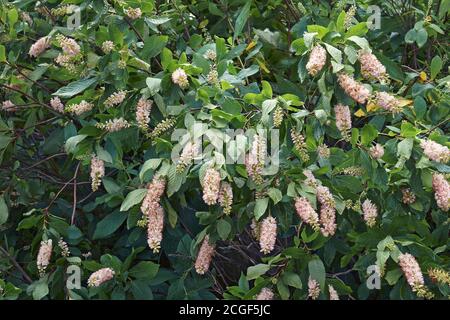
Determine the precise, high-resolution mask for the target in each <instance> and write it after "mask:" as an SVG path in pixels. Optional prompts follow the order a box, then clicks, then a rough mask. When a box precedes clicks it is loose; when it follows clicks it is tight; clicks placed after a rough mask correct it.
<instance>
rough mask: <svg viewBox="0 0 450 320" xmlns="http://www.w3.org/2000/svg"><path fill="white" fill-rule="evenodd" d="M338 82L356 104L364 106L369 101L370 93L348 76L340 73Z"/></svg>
mask: <svg viewBox="0 0 450 320" xmlns="http://www.w3.org/2000/svg"><path fill="white" fill-rule="evenodd" d="M338 82H339V85H340V86H341V87H342V89H344V91H345V93H346V94H347V95H348V96H349V97H350V98H352V99H353V100H355V101H356V102H358V103H361V104H363V103H366V101H367V100H368V99H369V97H370V91H369V90H368V89H367V88H366V87H364V86H363V85H362V84H361V83H359V82H358V81H356V80H355V79H353V77H351V76H349V75H348V74H346V73H340V74H339V76H338Z"/></svg>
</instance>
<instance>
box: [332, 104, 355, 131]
mask: <svg viewBox="0 0 450 320" xmlns="http://www.w3.org/2000/svg"><path fill="white" fill-rule="evenodd" d="M334 113H335V114H336V127H337V128H338V130H339V131H340V132H341V134H342V136H343V137H344V139H345V138H347V139H348V138H349V131H350V129H351V128H352V116H351V114H350V108H349V107H348V106H345V105H343V104H337V105H336V106H335V107H334Z"/></svg>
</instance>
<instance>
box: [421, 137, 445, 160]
mask: <svg viewBox="0 0 450 320" xmlns="http://www.w3.org/2000/svg"><path fill="white" fill-rule="evenodd" d="M420 147H421V148H422V149H423V153H424V154H425V155H426V156H427V157H428V159H430V160H433V161H436V162H441V163H447V162H448V161H450V149H449V148H447V147H446V146H443V145H442V144H439V143H437V142H434V141H433V140H422V141H420Z"/></svg>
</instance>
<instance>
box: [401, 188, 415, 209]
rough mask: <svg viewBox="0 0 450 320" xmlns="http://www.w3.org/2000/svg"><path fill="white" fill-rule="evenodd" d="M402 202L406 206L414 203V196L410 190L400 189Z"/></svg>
mask: <svg viewBox="0 0 450 320" xmlns="http://www.w3.org/2000/svg"><path fill="white" fill-rule="evenodd" d="M402 202H403V203H404V204H407V205H409V204H413V203H414V202H416V195H415V194H414V193H413V192H412V191H411V189H410V188H404V189H402Z"/></svg>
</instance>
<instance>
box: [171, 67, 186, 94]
mask: <svg viewBox="0 0 450 320" xmlns="http://www.w3.org/2000/svg"><path fill="white" fill-rule="evenodd" d="M172 82H173V83H175V84H176V85H178V86H179V87H180V88H181V89H186V88H187V87H189V80H188V77H187V74H186V71H184V70H183V69H181V68H178V69H176V70H175V71H174V72H173V73H172Z"/></svg>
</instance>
